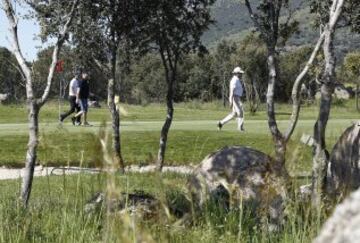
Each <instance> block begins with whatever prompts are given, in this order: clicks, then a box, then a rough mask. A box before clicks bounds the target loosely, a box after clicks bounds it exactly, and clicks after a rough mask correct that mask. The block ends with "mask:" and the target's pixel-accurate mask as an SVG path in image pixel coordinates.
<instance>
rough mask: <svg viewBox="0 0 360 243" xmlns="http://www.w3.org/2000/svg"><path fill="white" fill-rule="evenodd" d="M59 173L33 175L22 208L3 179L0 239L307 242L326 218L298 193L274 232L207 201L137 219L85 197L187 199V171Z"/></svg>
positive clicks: (241, 211) (242, 211) (243, 212)
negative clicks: (90, 205) (89, 206)
mask: <svg viewBox="0 0 360 243" xmlns="http://www.w3.org/2000/svg"><path fill="white" fill-rule="evenodd" d="M111 180H113V181H112V182H109V175H106V174H101V175H85V174H78V175H76V176H57V177H49V178H41V179H36V180H35V184H34V193H33V196H32V198H31V204H30V207H29V209H28V210H27V211H25V210H23V208H22V207H21V204H20V203H19V202H18V199H17V197H16V191H18V187H19V184H18V183H19V182H17V181H6V182H1V183H0V185H1V192H0V194H1V199H0V242H197V243H198V242H311V240H312V239H313V238H314V237H315V236H316V234H317V232H318V231H319V228H320V227H321V224H322V222H323V220H324V218H323V216H322V217H321V218H319V219H317V218H316V217H314V216H313V215H312V213H311V210H310V207H308V205H307V204H306V203H304V202H302V201H298V200H297V199H296V198H293V199H290V200H289V202H288V203H287V208H286V212H287V217H286V219H285V223H284V225H283V227H282V228H281V229H280V230H279V231H278V232H269V231H267V230H266V228H264V227H262V226H261V225H259V224H258V222H257V220H256V215H254V214H252V213H251V212H250V211H248V210H247V209H246V208H241V207H237V208H233V209H232V210H225V209H224V208H223V207H219V205H218V204H217V203H216V202H209V203H208V204H207V205H206V206H205V207H204V210H202V211H197V212H195V214H194V215H192V217H189V218H187V220H184V221H179V220H178V219H176V218H175V217H172V218H171V217H169V215H168V213H167V212H166V207H165V206H164V207H160V209H159V210H160V213H159V214H158V216H157V217H156V218H154V219H149V220H146V221H145V220H141V219H139V218H136V217H134V216H132V215H128V214H116V213H111V212H109V211H107V210H106V208H105V207H104V208H101V209H100V210H99V211H96V212H94V213H90V214H87V213H85V212H84V205H85V204H86V201H87V200H88V199H89V198H90V197H91V195H93V194H94V193H95V192H97V191H107V193H115V192H120V191H122V192H132V191H134V190H139V189H142V190H144V191H146V192H148V193H151V194H153V195H155V196H156V197H157V198H160V199H161V198H163V199H161V200H164V205H166V203H168V202H167V200H168V199H167V198H168V197H169V195H172V196H171V198H172V199H175V200H177V202H176V203H177V204H178V205H179V204H181V203H183V204H186V203H187V201H186V197H184V196H183V194H184V193H186V192H185V191H184V190H185V189H184V186H183V185H184V184H185V182H186V177H184V176H178V175H174V174H165V175H162V177H159V176H158V175H157V174H128V175H113V177H112V179H111Z"/></svg>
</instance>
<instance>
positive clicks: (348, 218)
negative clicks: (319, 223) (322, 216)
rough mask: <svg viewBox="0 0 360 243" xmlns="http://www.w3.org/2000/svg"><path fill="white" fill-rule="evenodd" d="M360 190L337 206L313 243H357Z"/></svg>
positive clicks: (359, 220)
mask: <svg viewBox="0 0 360 243" xmlns="http://www.w3.org/2000/svg"><path fill="white" fill-rule="evenodd" d="M359 225H360V189H358V190H357V191H356V192H353V193H352V194H351V195H350V196H349V197H348V198H347V199H346V200H344V202H343V203H341V204H339V205H338V206H337V207H336V209H335V211H334V213H333V215H332V216H331V217H330V218H329V219H328V220H327V221H326V222H325V224H324V226H323V227H322V229H321V231H320V234H319V236H318V237H317V238H316V239H315V241H314V242H315V243H357V242H359V239H360V228H359Z"/></svg>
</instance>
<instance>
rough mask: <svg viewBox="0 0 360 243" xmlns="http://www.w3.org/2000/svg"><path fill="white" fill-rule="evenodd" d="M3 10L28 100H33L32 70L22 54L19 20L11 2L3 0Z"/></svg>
mask: <svg viewBox="0 0 360 243" xmlns="http://www.w3.org/2000/svg"><path fill="white" fill-rule="evenodd" d="M2 3H3V8H4V10H5V13H6V17H7V19H8V21H9V25H10V32H11V35H12V46H13V53H14V55H15V57H16V60H17V61H18V63H19V66H20V68H21V71H22V73H23V74H24V75H25V78H26V95H27V98H28V99H32V98H33V91H32V85H31V84H32V81H31V70H30V67H29V66H28V65H27V63H26V60H25V58H24V56H23V54H22V52H21V48H20V44H19V38H18V33H17V29H18V26H17V19H16V16H15V12H14V9H13V7H12V4H11V2H10V0H2Z"/></svg>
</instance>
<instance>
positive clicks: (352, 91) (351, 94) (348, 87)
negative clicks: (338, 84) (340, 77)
mask: <svg viewBox="0 0 360 243" xmlns="http://www.w3.org/2000/svg"><path fill="white" fill-rule="evenodd" d="M345 89H346V90H347V92H349V94H350V98H353V97H354V96H355V90H354V88H353V87H351V86H346V87H345Z"/></svg>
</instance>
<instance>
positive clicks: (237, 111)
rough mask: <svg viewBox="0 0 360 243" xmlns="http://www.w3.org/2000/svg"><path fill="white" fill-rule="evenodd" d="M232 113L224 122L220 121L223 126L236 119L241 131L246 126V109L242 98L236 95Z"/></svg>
mask: <svg viewBox="0 0 360 243" xmlns="http://www.w3.org/2000/svg"><path fill="white" fill-rule="evenodd" d="M231 109H232V112H231V113H230V114H229V115H227V116H226V117H225V118H224V119H223V120H221V121H220V123H221V125H224V124H226V123H228V122H229V121H231V120H232V119H234V118H236V120H237V123H238V129H239V130H241V129H242V127H243V125H244V109H243V104H242V102H241V100H240V96H237V95H234V97H233V102H232V107H231Z"/></svg>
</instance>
